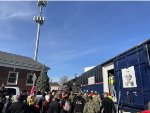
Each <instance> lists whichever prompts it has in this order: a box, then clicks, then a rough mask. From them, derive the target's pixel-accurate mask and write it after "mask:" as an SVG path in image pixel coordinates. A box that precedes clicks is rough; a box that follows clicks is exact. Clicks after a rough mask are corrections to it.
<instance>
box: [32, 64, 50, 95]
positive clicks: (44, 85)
mask: <svg viewBox="0 0 150 113" xmlns="http://www.w3.org/2000/svg"><path fill="white" fill-rule="evenodd" d="M35 88H36V91H41V92H42V93H44V92H48V91H49V77H48V75H47V69H46V67H45V65H43V67H42V70H41V73H40V76H39V77H38V79H37V82H36V86H35Z"/></svg>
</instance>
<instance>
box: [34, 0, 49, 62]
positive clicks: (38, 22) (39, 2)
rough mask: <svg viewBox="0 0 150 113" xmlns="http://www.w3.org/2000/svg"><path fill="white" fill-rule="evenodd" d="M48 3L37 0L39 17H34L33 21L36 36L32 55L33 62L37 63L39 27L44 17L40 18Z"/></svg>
mask: <svg viewBox="0 0 150 113" xmlns="http://www.w3.org/2000/svg"><path fill="white" fill-rule="evenodd" d="M47 3H48V1H47V0H38V3H37V5H38V6H39V8H40V13H39V16H34V17H33V20H34V22H35V23H37V24H38V28H37V35H36V46H35V54H34V60H35V61H37V55H38V47H39V37H40V26H41V25H43V23H44V16H42V8H43V7H46V5H47Z"/></svg>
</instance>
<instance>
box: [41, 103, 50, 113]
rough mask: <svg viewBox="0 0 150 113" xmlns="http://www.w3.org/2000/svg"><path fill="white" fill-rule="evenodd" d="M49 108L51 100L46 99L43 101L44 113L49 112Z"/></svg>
mask: <svg viewBox="0 0 150 113" xmlns="http://www.w3.org/2000/svg"><path fill="white" fill-rule="evenodd" d="M48 108H49V102H47V101H46V100H45V101H44V102H43V105H42V113H47V111H48Z"/></svg>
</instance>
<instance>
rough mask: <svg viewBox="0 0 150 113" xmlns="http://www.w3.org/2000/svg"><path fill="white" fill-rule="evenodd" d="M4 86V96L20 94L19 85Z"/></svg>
mask: <svg viewBox="0 0 150 113" xmlns="http://www.w3.org/2000/svg"><path fill="white" fill-rule="evenodd" d="M5 88H6V90H7V95H6V97H8V96H9V95H20V89H19V87H11V86H6V87H5Z"/></svg>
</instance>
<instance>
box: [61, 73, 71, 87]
mask: <svg viewBox="0 0 150 113" xmlns="http://www.w3.org/2000/svg"><path fill="white" fill-rule="evenodd" d="M68 80H69V78H68V76H67V75H64V76H62V77H61V78H60V81H59V83H60V84H61V85H63V84H64V83H67V82H68Z"/></svg>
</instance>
